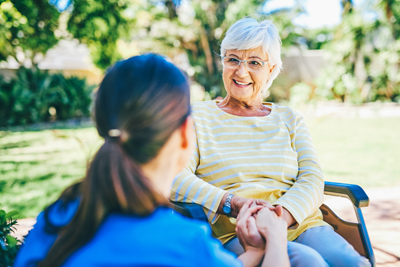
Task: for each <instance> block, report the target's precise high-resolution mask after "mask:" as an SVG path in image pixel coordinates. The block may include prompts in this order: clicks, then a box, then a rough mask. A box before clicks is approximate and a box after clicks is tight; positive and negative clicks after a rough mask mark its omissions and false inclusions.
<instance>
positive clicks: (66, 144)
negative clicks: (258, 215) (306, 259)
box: [0, 0, 400, 266]
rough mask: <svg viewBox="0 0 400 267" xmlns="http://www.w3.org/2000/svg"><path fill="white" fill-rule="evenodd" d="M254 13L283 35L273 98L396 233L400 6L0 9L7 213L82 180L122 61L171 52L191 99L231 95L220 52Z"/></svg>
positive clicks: (3, 202)
mask: <svg viewBox="0 0 400 267" xmlns="http://www.w3.org/2000/svg"><path fill="white" fill-rule="evenodd" d="M248 15H252V16H254V17H256V18H268V19H271V20H273V22H274V24H275V25H276V26H277V28H278V30H279V32H280V36H281V39H282V58H283V71H282V72H281V74H280V75H279V76H278V78H277V79H276V80H275V81H274V83H273V84H272V87H271V88H270V90H269V91H268V94H267V95H266V96H265V97H266V98H265V100H266V101H272V102H276V103H280V104H282V105H289V106H291V107H294V108H296V109H297V110H298V111H299V112H300V113H302V114H303V115H304V116H305V118H306V121H307V123H308V126H309V128H310V130H311V133H312V135H313V138H314V144H315V147H316V149H317V151H318V153H319V156H320V161H321V164H322V167H323V170H324V173H325V179H326V180H328V181H337V182H346V183H355V184H359V185H361V186H363V187H364V188H365V189H366V190H367V193H370V195H371V196H372V197H371V199H373V197H374V196H376V197H378V198H379V197H382V196H387V198H388V199H386V198H385V199H384V200H382V199H380V200H379V202H378V203H377V204H376V209H374V210H373V212H372V210H371V214H372V213H374V214H376V213H377V212H378V213H382V214H383V215H382V216H386V218H387V219H388V220H391V221H390V222H391V223H393V225H395V226H393V227H397V228H395V229H397V230H396V231H397V232H399V233H400V224H399V223H398V220H400V218H399V215H400V208H399V206H398V205H394V203H399V202H400V198H399V196H400V190H399V188H400V164H399V162H400V138H399V137H400V72H399V67H400V23H399V22H400V1H396V0H354V1H352V0H350V1H346V0H217V1H210V0H0V210H6V211H12V210H14V211H16V213H13V217H14V218H18V219H22V218H34V217H36V216H37V214H38V213H39V212H40V211H41V210H43V208H45V207H46V206H47V205H48V204H49V203H51V202H53V201H54V200H55V199H56V198H57V197H58V196H59V194H60V192H61V191H62V190H63V189H64V188H65V187H66V186H68V185H70V184H71V183H72V182H74V181H77V180H79V179H80V178H82V177H83V176H84V174H85V170H86V164H87V162H88V161H89V160H90V158H91V156H93V154H94V153H95V152H96V150H97V148H98V147H99V146H100V144H101V142H102V141H101V139H100V138H99V137H98V135H97V133H96V130H95V128H94V127H93V124H92V122H91V119H90V110H91V103H92V96H93V92H94V91H95V90H96V88H97V87H98V85H99V82H100V81H101V78H102V76H103V74H104V72H105V70H106V69H107V68H108V67H109V66H111V65H112V64H113V63H115V62H116V61H118V60H119V59H123V58H127V57H130V56H134V55H137V54H140V53H145V52H156V53H162V54H165V55H167V56H168V57H169V58H171V59H172V60H173V61H174V62H175V63H176V64H177V65H178V66H180V67H181V68H182V69H183V70H184V71H186V73H187V74H188V75H189V77H190V78H191V95H192V101H203V100H212V99H215V98H217V97H224V96H225V90H224V88H223V83H222V79H221V75H222V72H221V70H222V66H221V63H220V61H221V59H220V56H219V45H220V43H221V41H222V39H223V37H224V35H225V32H226V30H227V29H228V28H229V27H230V26H231V25H232V24H233V23H234V22H235V21H237V20H238V19H241V18H243V17H245V16H248ZM394 192H395V193H394ZM386 200H387V201H389V202H388V203H389V204H393V205H392V206H390V205H389V206H387V207H385V206H383V205H381V203H383V202H382V201H386ZM377 201H378V200H377ZM390 201H391V202H390ZM385 203H386V202H385ZM372 206H373V205H372ZM385 214H386V215H385ZM388 214H389V215H388ZM1 216H2V215H1V212H0V222H1ZM378 217H379V216H378ZM371 218H372V217H371ZM379 219H380V220H381V219H382V218H379ZM22 221H23V220H22ZM371 221H372V219H371ZM367 222H368V221H367ZM31 225H32V221H29V223H28V228H29V227H31ZM369 227H370V228H373V227H374V226H373V225H372V224H371V226H370V225H369ZM393 227H392V228H391V230H390V231H391V232H390V233H393V232H396V231H395V230H393V229H394V228H393ZM378 236H382V233H378V234H377V238H378ZM397 240H400V236H399V237H398V238H397ZM397 240H395V242H397V243H388V242H387V241H384V242H383V243H384V244H383V243H382V242H381V243H382V244H383V245H382V246H380V247H379V242H378V241H376V242H375V247H374V248H375V249H377V250H379V249H381V250H382V251H384V252H385V253H386V254H385V253H383V254H382V255H385V256H386V258H382V257H383V256H382V255H381V258H380V261H378V263H379V264H381V265H380V266H395V265H396V264H398V263H399V262H400V254H399V253H398V251H400V245H399V243H398V241H397ZM385 242H386V243H385ZM385 245H387V248H385V249H382V248H383V247H385ZM391 264H394V265H391ZM397 266H400V265H397Z"/></svg>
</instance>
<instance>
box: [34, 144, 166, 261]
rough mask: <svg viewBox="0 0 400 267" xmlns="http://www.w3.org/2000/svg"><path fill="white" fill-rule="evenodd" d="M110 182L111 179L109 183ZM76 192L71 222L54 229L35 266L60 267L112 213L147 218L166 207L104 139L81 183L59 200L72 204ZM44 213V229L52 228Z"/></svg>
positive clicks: (117, 146)
mask: <svg viewBox="0 0 400 267" xmlns="http://www.w3.org/2000/svg"><path fill="white" fill-rule="evenodd" d="M110 178H111V179H110ZM78 189H79V191H80V195H81V196H82V198H81V201H80V204H79V207H78V210H77V212H76V214H75V216H74V217H73V219H72V220H71V222H70V223H69V224H68V225H67V226H65V227H62V228H59V229H57V232H58V234H59V235H58V238H57V239H56V241H55V243H54V245H53V246H52V247H51V249H50V251H49V253H48V256H47V258H46V259H45V260H43V261H41V262H40V263H39V264H38V266H39V267H42V266H61V264H62V263H64V262H65V260H66V259H67V258H68V257H69V256H70V255H71V254H72V252H74V251H76V250H77V249H79V248H80V247H82V246H83V245H84V244H86V243H87V242H88V241H89V240H90V239H91V238H92V237H93V235H94V234H95V233H96V231H97V229H98V227H99V225H100V224H101V222H102V221H103V220H104V219H105V217H106V216H107V215H108V214H109V213H112V212H118V213H125V214H136V215H139V216H147V215H149V214H151V213H152V212H153V211H154V210H155V209H156V207H158V206H167V205H168V201H167V199H166V198H165V197H164V196H162V195H161V194H160V193H158V192H156V191H155V189H154V188H153V186H152V184H151V182H150V180H149V179H147V178H146V177H145V176H144V175H143V173H142V171H141V168H140V166H139V165H138V164H137V163H136V162H134V161H133V160H132V159H131V158H129V157H127V156H126V154H125V152H124V150H123V149H122V148H121V145H120V144H119V143H118V142H115V141H112V140H110V138H108V139H106V141H105V143H104V144H103V145H102V146H101V148H100V149H99V151H98V152H97V154H96V155H95V157H94V158H93V161H92V163H91V165H90V167H89V169H88V171H87V174H86V178H85V179H84V181H83V182H80V183H77V184H75V185H73V186H71V187H69V188H67V189H66V190H64V192H63V193H62V195H61V197H60V200H61V201H63V202H64V203H68V202H70V201H72V200H75V199H74V197H77V192H78ZM50 210H51V209H49V208H48V209H46V211H45V215H46V218H47V225H51V226H52V227H51V228H52V229H54V225H53V224H52V223H51V220H50V219H49V216H48V213H49V212H50Z"/></svg>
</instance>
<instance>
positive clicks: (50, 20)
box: [0, 0, 60, 63]
mask: <svg viewBox="0 0 400 267" xmlns="http://www.w3.org/2000/svg"><path fill="white" fill-rule="evenodd" d="M59 16H60V13H59V12H58V10H57V9H56V8H55V7H54V6H53V5H50V3H49V1H48V0H34V1H32V0H0V61H2V60H6V59H7V57H8V56H12V57H14V58H15V59H17V60H19V61H20V63H23V62H24V60H25V58H26V57H27V58H31V59H33V58H34V57H35V56H36V55H37V54H40V53H42V54H44V53H46V51H47V50H48V49H49V48H51V47H53V46H54V45H55V44H57V42H58V39H57V38H56V36H55V34H54V33H55V31H56V30H57V28H58V26H59V21H58V19H59Z"/></svg>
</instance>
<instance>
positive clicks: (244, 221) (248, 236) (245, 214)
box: [236, 199, 265, 251]
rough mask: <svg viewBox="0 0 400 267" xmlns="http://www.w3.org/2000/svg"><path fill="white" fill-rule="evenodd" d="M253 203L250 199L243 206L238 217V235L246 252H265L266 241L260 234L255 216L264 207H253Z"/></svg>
mask: <svg viewBox="0 0 400 267" xmlns="http://www.w3.org/2000/svg"><path fill="white" fill-rule="evenodd" d="M253 202H254V201H253V200H252V199H248V200H247V201H246V203H244V204H243V207H242V209H241V210H240V212H239V214H238V216H237V221H236V234H237V236H238V238H239V241H240V244H241V245H242V247H243V248H244V250H245V251H248V250H262V251H264V249H265V240H264V238H263V237H262V235H261V234H260V233H259V230H258V229H257V226H256V219H255V218H254V216H253V215H255V214H256V213H257V212H258V211H259V210H261V209H263V208H264V207H263V206H258V205H257V206H251V205H252V204H253Z"/></svg>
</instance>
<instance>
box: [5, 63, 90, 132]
mask: <svg viewBox="0 0 400 267" xmlns="http://www.w3.org/2000/svg"><path fill="white" fill-rule="evenodd" d="M92 90H93V86H89V85H87V83H86V80H85V79H81V78H78V77H64V76H63V75H61V74H50V73H49V72H48V71H46V70H40V69H38V68H37V67H35V66H33V67H32V68H31V69H27V68H25V67H21V68H20V69H19V70H18V71H17V77H16V78H15V79H10V80H8V81H7V80H6V79H5V78H3V77H1V76H0V126H12V125H21V124H22V125H23V124H29V123H35V122H42V121H49V120H51V119H55V118H57V119H60V120H65V119H70V118H77V117H84V116H89V115H90V110H89V107H90V103H91V96H90V94H91V92H92ZM51 113H53V114H51ZM54 113H55V114H54ZM52 116H53V117H52Z"/></svg>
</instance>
